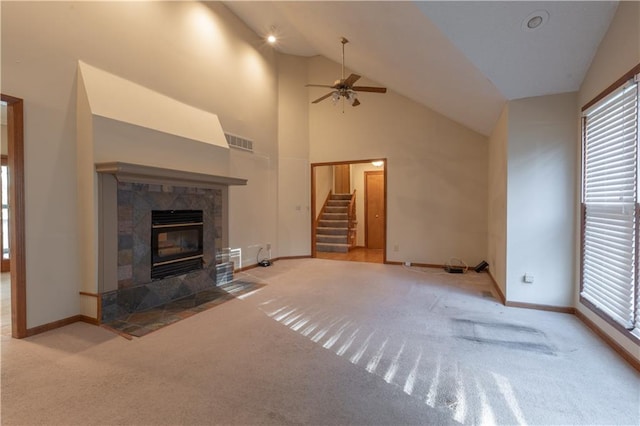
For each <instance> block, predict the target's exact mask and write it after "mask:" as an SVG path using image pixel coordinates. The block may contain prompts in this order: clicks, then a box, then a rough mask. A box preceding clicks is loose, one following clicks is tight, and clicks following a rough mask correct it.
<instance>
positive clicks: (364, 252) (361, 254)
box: [316, 247, 383, 263]
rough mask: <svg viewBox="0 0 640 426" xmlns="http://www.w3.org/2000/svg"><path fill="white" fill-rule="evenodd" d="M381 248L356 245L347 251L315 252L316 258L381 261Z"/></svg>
mask: <svg viewBox="0 0 640 426" xmlns="http://www.w3.org/2000/svg"><path fill="white" fill-rule="evenodd" d="M382 254H383V253H382V249H368V248H364V247H357V248H354V249H352V250H350V251H349V253H324V252H316V257H317V258H318V259H330V260H347V261H350V262H368V263H383V255H382Z"/></svg>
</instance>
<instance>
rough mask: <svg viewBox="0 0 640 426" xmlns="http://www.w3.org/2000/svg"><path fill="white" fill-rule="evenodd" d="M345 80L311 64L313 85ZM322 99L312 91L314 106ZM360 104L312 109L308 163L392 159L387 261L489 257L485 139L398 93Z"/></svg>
mask: <svg viewBox="0 0 640 426" xmlns="http://www.w3.org/2000/svg"><path fill="white" fill-rule="evenodd" d="M347 72H348V71H347ZM339 75H340V65H339V64H337V63H335V62H332V61H329V60H327V59H324V58H322V57H313V58H311V59H310V61H309V82H310V83H318V84H328V83H331V82H333V81H334V80H335V79H336V77H337V76H339ZM359 83H362V84H363V85H368V84H376V83H375V82H369V81H367V80H366V79H364V78H363V79H362V80H361V81H359ZM323 93H324V92H322V90H321V89H314V88H310V89H309V101H311V100H312V99H315V98H317V97H319V96H321V95H322V94H323ZM360 101H361V102H362V105H360V106H358V107H357V108H353V107H351V106H349V105H348V104H347V105H345V110H344V113H342V111H341V106H339V105H336V106H333V105H332V104H331V101H329V100H327V101H325V102H321V103H319V104H315V105H311V106H310V107H309V133H310V160H311V162H324V161H353V160H363V159H370V158H387V159H388V163H387V172H388V175H387V178H388V182H387V184H388V186H387V197H388V198H387V203H388V211H387V214H388V216H387V223H388V232H387V259H388V260H390V261H411V262H422V263H438V264H444V263H445V262H446V261H447V260H449V258H451V257H459V258H462V259H464V260H465V261H466V262H467V263H469V264H475V263H476V262H479V261H480V260H481V259H484V258H485V257H486V252H487V165H488V149H487V146H488V144H487V138H486V137H485V136H482V135H480V134H478V133H476V132H474V131H471V130H469V129H468V128H466V127H464V126H462V125H460V124H458V123H455V122H453V121H451V120H449V119H447V118H445V117H444V116H442V115H440V114H438V113H436V112H434V111H432V110H430V109H428V108H425V107H424V106H421V105H418V104H416V103H415V102H413V101H411V100H409V99H407V98H405V97H402V96H400V95H397V94H395V93H393V92H388V93H387V94H384V95H381V94H368V93H364V94H361V96H360ZM394 246H397V247H398V251H394V250H393V249H394Z"/></svg>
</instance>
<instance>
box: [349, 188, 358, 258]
mask: <svg viewBox="0 0 640 426" xmlns="http://www.w3.org/2000/svg"><path fill="white" fill-rule="evenodd" d="M347 218H348V222H347V223H348V228H349V229H348V231H347V238H348V241H347V243H348V244H349V248H352V247H353V246H355V243H356V242H355V239H356V238H355V237H356V233H355V231H353V226H354V224H356V223H358V221H357V220H356V218H357V217H356V190H355V189H354V190H353V194H351V200H350V201H349V210H348V212H347Z"/></svg>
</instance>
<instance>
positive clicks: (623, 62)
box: [578, 1, 640, 107]
mask: <svg viewBox="0 0 640 426" xmlns="http://www.w3.org/2000/svg"><path fill="white" fill-rule="evenodd" d="M639 63H640V2H637V1H621V2H619V3H618V9H617V10H616V14H615V15H614V17H613V20H612V21H611V24H610V25H609V29H608V30H607V33H606V34H605V36H604V38H603V39H602V41H601V42H600V46H599V47H598V51H597V52H596V54H595V56H594V58H593V60H592V61H591V65H590V67H589V70H588V71H587V74H586V75H585V77H584V80H583V81H582V85H581V86H580V92H579V95H578V96H579V104H580V106H581V107H582V105H584V104H586V103H587V102H589V101H590V100H591V99H593V98H595V97H596V96H597V95H598V94H599V93H600V92H602V91H603V90H604V89H606V88H607V87H609V86H610V85H611V84H613V83H614V82H615V81H616V80H617V79H619V78H620V77H622V75H624V73H626V72H627V71H629V70H630V69H631V68H633V67H634V66H636V65H638V64H639Z"/></svg>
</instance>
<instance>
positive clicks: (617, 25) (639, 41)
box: [574, 1, 640, 360]
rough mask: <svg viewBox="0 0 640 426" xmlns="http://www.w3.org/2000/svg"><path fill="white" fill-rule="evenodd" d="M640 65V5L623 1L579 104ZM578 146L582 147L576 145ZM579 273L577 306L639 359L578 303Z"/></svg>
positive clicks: (637, 351) (637, 353) (639, 355)
mask: <svg viewBox="0 0 640 426" xmlns="http://www.w3.org/2000/svg"><path fill="white" fill-rule="evenodd" d="M639 63H640V2H635V1H622V2H620V3H619V5H618V10H617V11H616V14H615V16H614V18H613V21H612V22H611V25H610V26H609V30H608V31H607V34H606V35H605V37H604V39H603V40H602V42H601V43H600V47H599V48H598V51H597V52H596V55H595V57H594V59H593V61H592V63H591V66H590V67H589V70H588V72H587V75H586V76H585V79H584V81H583V83H582V86H581V87H580V92H579V105H578V107H582V105H584V104H585V103H587V102H589V101H590V100H591V99H593V98H594V97H595V96H597V95H598V94H599V93H600V92H602V91H603V90H605V89H606V88H607V87H609V86H610V85H611V84H613V83H614V82H615V81H616V80H617V79H619V78H620V77H622V76H623V75H624V74H625V73H626V72H627V71H629V70H631V69H632V68H633V67H634V66H635V65H637V64H639ZM577 146H578V147H579V146H580V144H579V143H577ZM580 156H581V152H580V149H579V148H578V149H576V150H575V158H576V163H577V164H580V163H579V161H580ZM579 176H580V169H579V167H578V168H577V169H576V197H575V203H576V205H577V204H578V203H579V202H580V198H579V197H580V186H579V185H580V179H579ZM578 224H579V218H578V217H576V230H577V232H576V234H577V235H580V234H579V231H578V228H577V227H578ZM575 244H576V253H579V252H578V250H579V247H580V241H579V239H578V238H576V240H575ZM574 265H575V269H576V271H579V265H580V258H579V257H578V256H576V259H575V263H574ZM579 277H580V275H579V273H576V284H575V289H576V290H575V292H574V298H575V305H576V307H577V309H578V310H579V311H580V312H581V313H582V314H583V315H585V316H586V317H587V318H589V319H590V320H591V321H593V322H594V323H595V324H596V325H597V326H598V327H600V329H601V330H603V331H604V332H605V333H606V334H608V335H609V336H610V337H611V338H612V339H614V340H615V341H616V342H617V343H618V344H620V345H621V346H622V347H623V348H625V349H626V350H627V352H629V353H630V354H632V355H633V356H634V357H635V358H636V359H637V360H640V346H638V345H637V344H635V343H633V342H632V341H631V340H630V339H629V338H627V337H625V336H624V335H623V334H622V333H620V332H618V331H617V330H616V329H614V328H613V327H611V326H610V325H609V324H607V323H606V322H605V321H603V320H602V319H600V317H598V316H597V315H595V314H594V313H593V312H591V310H589V309H587V308H586V307H585V306H584V305H582V304H581V303H580V301H579V292H580V285H579Z"/></svg>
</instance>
